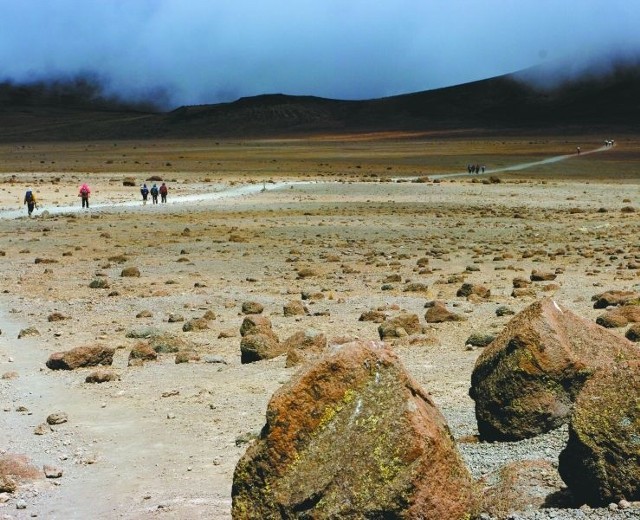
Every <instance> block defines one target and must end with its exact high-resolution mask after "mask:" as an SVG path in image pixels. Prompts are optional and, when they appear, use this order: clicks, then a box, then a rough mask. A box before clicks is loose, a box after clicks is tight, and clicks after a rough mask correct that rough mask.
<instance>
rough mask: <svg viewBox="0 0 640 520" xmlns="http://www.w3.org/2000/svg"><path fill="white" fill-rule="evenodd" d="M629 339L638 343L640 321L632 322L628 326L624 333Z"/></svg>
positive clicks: (639, 339) (639, 338)
mask: <svg viewBox="0 0 640 520" xmlns="http://www.w3.org/2000/svg"><path fill="white" fill-rule="evenodd" d="M624 337H625V338H627V339H628V340H629V341H633V342H635V343H638V342H639V341H640V323H634V324H633V325H631V327H629V329H628V330H627V332H626V333H625V335H624Z"/></svg>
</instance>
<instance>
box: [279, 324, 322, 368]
mask: <svg viewBox="0 0 640 520" xmlns="http://www.w3.org/2000/svg"><path fill="white" fill-rule="evenodd" d="M283 347H284V349H285V351H286V352H287V361H286V365H285V366H287V367H292V366H296V365H300V364H302V363H305V362H308V361H311V360H316V359H318V358H319V357H320V356H322V353H323V352H324V350H325V349H326V348H327V337H326V336H325V335H324V334H323V333H322V332H318V331H316V330H313V329H307V330H301V331H299V332H296V333H295V334H294V335H293V336H290V337H289V338H287V339H286V340H285V342H284V344H283Z"/></svg>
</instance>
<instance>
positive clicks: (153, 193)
mask: <svg viewBox="0 0 640 520" xmlns="http://www.w3.org/2000/svg"><path fill="white" fill-rule="evenodd" d="M151 200H152V201H153V203H154V204H157V203H158V186H157V185H156V184H155V183H153V186H151Z"/></svg>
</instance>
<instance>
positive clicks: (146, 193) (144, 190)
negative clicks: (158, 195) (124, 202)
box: [140, 184, 149, 206]
mask: <svg viewBox="0 0 640 520" xmlns="http://www.w3.org/2000/svg"><path fill="white" fill-rule="evenodd" d="M140 195H142V205H143V206H144V205H145V204H146V203H147V197H148V196H149V188H147V185H146V184H143V185H142V186H140Z"/></svg>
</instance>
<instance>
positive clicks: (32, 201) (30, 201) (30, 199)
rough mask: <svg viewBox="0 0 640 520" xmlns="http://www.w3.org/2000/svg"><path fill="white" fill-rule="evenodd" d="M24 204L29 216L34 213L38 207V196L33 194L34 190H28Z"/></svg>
mask: <svg viewBox="0 0 640 520" xmlns="http://www.w3.org/2000/svg"><path fill="white" fill-rule="evenodd" d="M24 203H25V204H26V205H27V211H28V212H29V216H31V213H33V210H34V209H35V208H37V207H38V203H37V202H36V196H35V194H34V193H33V190H31V189H28V190H27V191H26V193H25V194H24Z"/></svg>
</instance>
